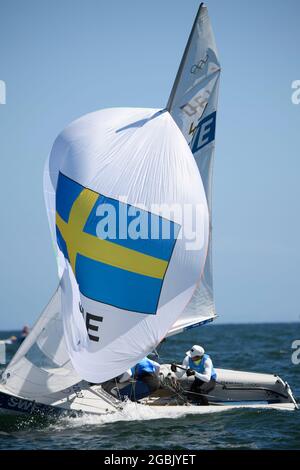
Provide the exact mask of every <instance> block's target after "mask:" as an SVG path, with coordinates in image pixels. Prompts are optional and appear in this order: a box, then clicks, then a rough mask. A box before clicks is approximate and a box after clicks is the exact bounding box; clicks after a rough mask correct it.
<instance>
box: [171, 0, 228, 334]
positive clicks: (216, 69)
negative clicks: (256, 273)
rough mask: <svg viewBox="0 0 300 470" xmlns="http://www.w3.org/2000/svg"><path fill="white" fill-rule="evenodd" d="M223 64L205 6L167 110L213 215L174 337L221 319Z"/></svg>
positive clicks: (177, 77)
mask: <svg viewBox="0 0 300 470" xmlns="http://www.w3.org/2000/svg"><path fill="white" fill-rule="evenodd" d="M220 70H221V69H220V63H219V59H218V53H217V48H216V43H215V38H214V34H213V31H212V27H211V23H210V19H209V16H208V11H207V7H206V6H205V5H204V4H201V5H200V8H199V11H198V13H197V16H196V18H195V22H194V25H193V28H192V31H191V34H190V37H189V39H188V42H187V45H186V48H185V51H184V54H183V57H182V60H181V63H180V66H179V70H178V73H177V76H176V79H175V82H174V85H173V88H172V91H171V94H170V98H169V101H168V104H167V109H168V111H169V112H170V114H171V116H172V117H173V119H174V121H175V122H176V123H177V125H178V127H179V129H180V130H181V132H182V133H183V135H184V137H185V139H186V141H187V143H188V144H189V146H190V148H191V151H192V153H193V155H194V158H195V161H196V163H197V166H198V169H199V171H200V174H201V178H202V182H203V185H204V189H205V194H206V198H207V202H208V208H209V213H210V233H209V247H208V255H207V258H206V262H205V267H204V272H203V276H202V278H201V282H200V283H199V285H198V287H197V289H196V291H195V293H194V295H193V298H192V299H191V302H190V303H189V305H188V306H187V307H186V309H185V310H184V312H183V313H182V314H181V315H180V317H179V318H178V320H177V321H176V323H175V324H174V325H173V326H172V328H171V329H170V331H169V333H168V336H171V335H173V334H176V333H179V332H181V331H184V330H185V329H187V328H192V327H194V326H197V325H201V324H203V323H206V322H208V321H211V320H212V319H213V318H214V317H215V316H216V313H215V304H214V294H213V275H212V237H211V231H212V228H211V220H212V169H213V159H214V149H215V129H216V113H217V104H218V90H219V78H220Z"/></svg>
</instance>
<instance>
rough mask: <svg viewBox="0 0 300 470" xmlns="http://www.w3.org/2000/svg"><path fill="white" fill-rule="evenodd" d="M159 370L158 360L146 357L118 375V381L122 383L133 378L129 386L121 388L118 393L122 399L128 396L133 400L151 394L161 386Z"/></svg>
mask: <svg viewBox="0 0 300 470" xmlns="http://www.w3.org/2000/svg"><path fill="white" fill-rule="evenodd" d="M159 371H160V365H159V364H158V362H155V361H152V360H151V359H148V357H145V358H144V359H142V360H141V361H140V362H138V363H137V364H136V365H135V366H134V367H132V368H131V369H128V370H127V371H126V372H124V374H123V375H121V376H120V377H118V379H117V382H118V383H120V384H122V383H124V382H127V381H129V380H131V382H130V383H129V384H128V385H127V386H125V387H123V388H119V390H118V394H119V395H120V396H121V398H122V399H125V398H126V397H128V398H129V399H130V400H131V401H137V400H140V399H141V398H144V397H147V396H149V395H150V394H151V393H153V392H155V391H156V390H157V389H158V388H159V387H160V380H159V377H158V375H159ZM132 379H133V380H132Z"/></svg>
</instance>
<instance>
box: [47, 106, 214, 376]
mask: <svg viewBox="0 0 300 470" xmlns="http://www.w3.org/2000/svg"><path fill="white" fill-rule="evenodd" d="M48 174H49V177H50V180H51V185H52V187H53V189H54V191H55V194H56V201H55V211H54V210H53V208H51V207H50V208H49V209H48V214H49V216H50V219H51V217H53V214H54V212H55V213H56V216H55V217H56V218H55V230H56V239H57V245H58V252H59V260H60V261H59V266H60V267H61V268H62V270H63V274H62V278H61V284H60V285H61V299H62V314H63V323H64V336H65V341H66V345H67V349H68V353H69V356H70V358H71V361H72V363H73V366H74V368H75V370H76V371H77V373H78V375H79V376H80V377H82V378H84V379H85V380H88V381H90V382H96V383H99V382H103V381H105V380H108V379H110V378H112V377H115V376H117V375H119V374H121V373H122V372H124V370H126V369H128V368H129V367H132V366H133V365H134V364H136V362H137V361H139V360H140V359H142V358H143V357H144V356H145V355H146V354H147V353H149V352H150V351H151V350H152V349H153V348H154V347H155V346H156V345H157V344H158V343H159V342H160V341H161V339H162V338H163V337H164V336H165V335H166V333H167V331H168V330H169V329H170V327H171V326H172V324H173V323H174V321H175V320H176V318H177V317H178V316H179V315H180V313H181V312H182V310H183V309H184V307H185V306H186V304H187V303H188V302H189V300H190V299H191V297H192V294H193V292H194V290H195V288H196V286H197V284H198V282H199V280H200V277H201V273H202V271H203V267H204V263H205V259H206V255H207V247H208V231H209V220H208V209H207V202H206V197H205V192H204V188H203V185H202V181H201V177H200V174H199V171H198V169H197V165H196V164H195V161H194V158H193V155H192V153H191V151H190V148H189V147H188V145H187V143H186V140H185V139H184V137H183V135H182V133H181V132H180V130H179V129H178V127H177V125H176V124H175V122H174V120H173V118H172V117H171V115H170V114H169V112H168V111H166V110H163V111H160V110H153V109H139V108H138V109H134V108H130V109H127V108H116V109H107V110H101V111H97V112H94V113H91V114H88V115H86V116H83V117H82V118H80V119H78V120H76V121H75V122H74V123H72V124H70V125H69V126H68V127H67V128H66V129H65V130H64V131H63V132H62V133H61V134H60V135H59V136H58V138H57V139H56V141H55V143H54V146H53V149H52V152H51V155H50V159H49V172H48ZM48 182H49V181H48ZM50 193H51V191H49V194H50ZM48 200H49V201H50V202H51V198H49V199H48ZM52 203H53V200H52ZM193 212H195V217H194V215H193ZM51 214H52V215H51ZM195 224H196V225H197V230H196V231H195V233H196V235H197V236H196V238H197V240H194V241H192V238H191V234H193V233H194V228H195V227H194V225H195ZM50 226H51V227H52V230H53V228H54V223H53V220H52V221H51V223H50ZM166 228H167V229H168V230H167V232H168V233H166V234H165V232H164V230H165V229H166Z"/></svg>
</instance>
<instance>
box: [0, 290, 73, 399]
mask: <svg viewBox="0 0 300 470" xmlns="http://www.w3.org/2000/svg"><path fill="white" fill-rule="evenodd" d="M62 328H63V326H62V317H61V289H60V288H58V289H57V291H56V292H55V294H54V295H53V297H52V299H51V300H50V302H49V304H48V305H47V307H46V308H45V309H44V311H43V312H42V314H41V316H40V318H39V319H38V321H37V322H36V324H35V325H34V327H33V329H32V330H31V332H30V335H29V336H28V337H27V338H26V339H25V340H24V341H23V343H22V344H21V346H20V348H19V349H18V351H17V352H16V354H15V355H14V357H13V359H12V360H11V362H10V363H9V365H8V366H7V368H6V370H5V372H4V374H3V379H4V380H5V387H6V388H7V389H8V390H9V391H10V392H11V393H13V394H16V395H20V396H23V397H25V398H32V399H35V400H38V399H41V397H42V396H47V395H48V394H53V393H55V392H59V391H61V390H63V389H65V388H67V387H70V386H72V385H74V384H75V383H78V382H79V381H80V377H79V376H78V375H77V374H76V372H75V370H74V368H73V366H72V363H71V361H70V358H69V355H68V353H67V349H66V346H65V341H64V336H63V331H62Z"/></svg>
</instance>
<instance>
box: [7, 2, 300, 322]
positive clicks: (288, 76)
mask: <svg viewBox="0 0 300 470" xmlns="http://www.w3.org/2000/svg"><path fill="white" fill-rule="evenodd" d="M198 3H199V2H198V1H197V0H188V1H187V0H185V1H183V0H182V1H181V0H164V1H163V2H162V1H161V0H152V1H151V2H149V1H146V0H139V1H138V0H131V1H128V2H124V1H122V0H111V1H110V2H106V1H102V0H85V1H83V0H42V1H40V0H27V1H26V2H21V1H17V0H1V20H0V23H1V27H0V80H4V81H5V82H6V86H7V103H6V104H5V105H0V155H1V176H0V178H1V185H0V194H1V201H2V216H1V232H0V241H1V268H0V295H1V297H0V300H1V322H0V330H1V329H9V328H19V327H21V326H22V325H23V324H24V323H25V322H27V323H29V324H31V323H32V322H33V321H34V320H35V319H36V317H37V315H38V314H39V312H40V310H41V309H42V308H43V306H44V305H45V304H46V303H47V301H48V299H49V298H50V296H51V294H52V292H53V290H54V289H55V287H56V284H57V275H56V265H55V258H54V254H53V250H52V246H51V240H50V234H49V230H48V225H47V218H46V212H45V208H44V200H43V190H42V174H43V165H44V161H45V159H46V157H47V155H48V153H49V151H50V149H51V145H52V143H53V141H54V139H55V137H56V135H57V134H58V133H59V132H60V131H61V130H62V128H63V127H65V126H66V125H67V124H68V123H69V122H70V121H72V120H73V119H75V118H77V117H79V116H81V115H83V114H86V113H88V112H91V111H94V110H96V109H100V108H105V107H111V106H139V107H158V108H159V107H164V106H165V104H166V101H167V99H168V96H169V93H170V90H171V86H172V84H173V80H174V77H175V74H176V71H177V68H178V65H179V61H180V58H181V55H182V52H183V49H184V46H185V43H186V40H187V37H188V34H189V31H190V28H191V25H192V23H193V20H194V16H195V13H196V11H197V8H198ZM206 3H207V5H208V7H209V13H210V17H211V21H212V24H213V28H214V31H215V36H216V40H217V44H218V49H219V54H220V60H221V64H222V77H221V88H220V102H219V113H218V118H217V119H218V120H217V140H216V160H215V177H214V200H213V207H214V213H213V236H214V272H215V276H214V277H215V297H216V305H217V311H218V314H219V316H220V319H219V321H220V322H221V321H222V322H239V321H241V322H254V321H269V322H271V321H298V320H299V318H300V311H299V304H300V283H299V265H300V251H299V240H300V222H299V196H300V185H299V181H298V180H299V173H300V172H299V170H300V159H299V150H298V148H299V124H300V105H298V106H296V105H294V104H292V102H291V94H292V89H291V83H292V81H293V80H296V79H300V62H299V39H300V30H299V17H300V2H299V1H298V0H286V1H285V2H281V1H279V0H251V1H248V0H226V1H224V0H207V2H206Z"/></svg>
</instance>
